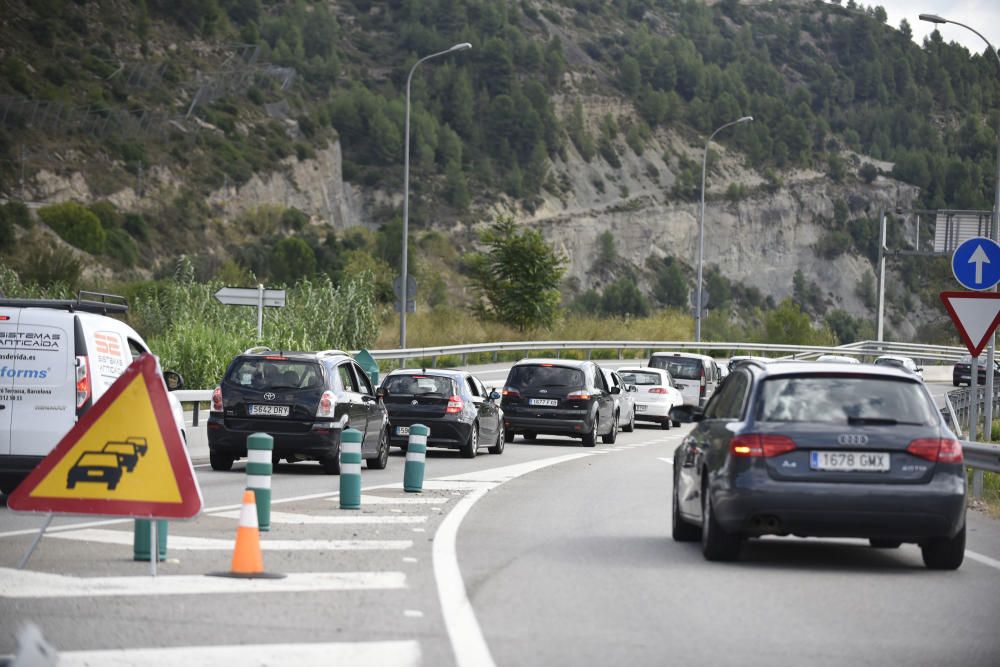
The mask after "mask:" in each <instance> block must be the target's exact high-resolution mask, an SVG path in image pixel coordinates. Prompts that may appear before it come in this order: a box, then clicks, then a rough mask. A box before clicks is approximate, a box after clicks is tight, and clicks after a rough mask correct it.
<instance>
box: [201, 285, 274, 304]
mask: <svg viewBox="0 0 1000 667" xmlns="http://www.w3.org/2000/svg"><path fill="white" fill-rule="evenodd" d="M260 292H261V290H259V289H256V288H253V287H222V288H220V289H219V291H217V292H216V293H215V298H216V300H217V301H218V302H219V303H221V304H223V305H226V306H256V305H259V304H260ZM264 305H265V306H267V307H270V308H284V307H285V290H283V289H266V290H264Z"/></svg>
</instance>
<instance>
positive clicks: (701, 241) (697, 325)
mask: <svg viewBox="0 0 1000 667" xmlns="http://www.w3.org/2000/svg"><path fill="white" fill-rule="evenodd" d="M752 120H753V116H743V117H742V118H738V119H736V120H734V121H732V122H729V123H726V124H725V125H723V126H722V127H720V128H718V129H717V130H716V131H715V132H713V133H712V134H711V135H710V136H709V137H708V141H706V142H705V156H704V157H703V158H702V160H701V211H700V213H699V214H698V284H697V286H696V287H695V297H694V308H695V312H694V340H695V342H696V343H700V342H701V292H702V286H701V282H702V281H701V277H702V263H703V262H704V260H705V168H706V166H707V165H708V146H709V144H711V143H712V139H714V138H715V135H717V134H718V133H719V132H721V131H722V130H724V129H726V128H727V127H729V126H730V125H737V124H739V123H746V122H749V121H752Z"/></svg>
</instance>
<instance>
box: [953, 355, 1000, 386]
mask: <svg viewBox="0 0 1000 667" xmlns="http://www.w3.org/2000/svg"><path fill="white" fill-rule="evenodd" d="M976 366H977V369H978V373H977V376H978V377H979V381H978V383H977V384H978V385H979V386H980V387H981V386H983V385H985V384H986V355H983V356H981V357H979V361H978V362H977V363H976ZM997 380H1000V361H996V360H994V361H993V381H994V382H996V381H997ZM951 383H952V384H953V385H954V386H956V387H957V386H959V385H963V384H967V385H971V384H972V357H971V356H969V355H968V354H966V355H965V356H963V357H962V358H961V359H959V360H958V361H956V362H955V365H954V366H952V368H951Z"/></svg>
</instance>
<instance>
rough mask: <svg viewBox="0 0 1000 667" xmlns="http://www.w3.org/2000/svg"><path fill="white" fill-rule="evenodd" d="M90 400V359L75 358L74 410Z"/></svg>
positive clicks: (84, 357) (84, 356)
mask: <svg viewBox="0 0 1000 667" xmlns="http://www.w3.org/2000/svg"><path fill="white" fill-rule="evenodd" d="M89 400H90V359H88V358H87V356H86V355H81V356H78V357H77V358H76V409H77V410H79V409H80V408H82V407H83V406H84V405H85V404H86V403H87V401H89Z"/></svg>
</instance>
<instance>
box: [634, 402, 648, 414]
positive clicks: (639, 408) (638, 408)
mask: <svg viewBox="0 0 1000 667" xmlns="http://www.w3.org/2000/svg"><path fill="white" fill-rule="evenodd" d="M635 411H636V412H645V411H646V406H645V405H640V404H638V403H636V404H635Z"/></svg>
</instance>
